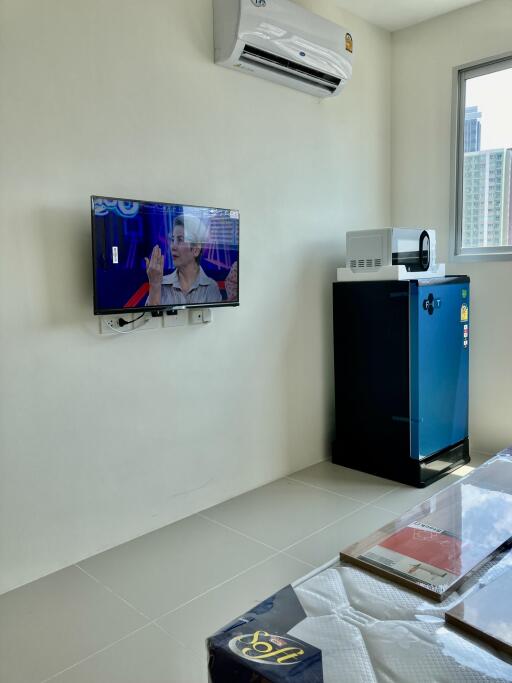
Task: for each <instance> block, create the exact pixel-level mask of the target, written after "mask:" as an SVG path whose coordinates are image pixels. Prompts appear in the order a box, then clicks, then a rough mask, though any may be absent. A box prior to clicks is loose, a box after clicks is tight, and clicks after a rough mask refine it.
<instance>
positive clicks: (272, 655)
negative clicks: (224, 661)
mask: <svg viewBox="0 0 512 683" xmlns="http://www.w3.org/2000/svg"><path fill="white" fill-rule="evenodd" d="M229 649H230V650H231V651H232V652H234V653H235V654H237V655H238V656H239V657H243V658H244V659H248V660H249V661H251V662H255V663H258V664H274V665H280V666H286V665H290V664H296V663H297V662H299V661H301V660H302V659H303V658H304V656H305V651H304V647H303V645H302V644H301V643H299V642H297V641H295V640H292V639H291V638H284V637H283V636H277V635H272V634H270V633H267V632H266V631H255V632H254V633H247V634H245V635H242V636H236V637H235V638H232V639H231V640H230V641H229Z"/></svg>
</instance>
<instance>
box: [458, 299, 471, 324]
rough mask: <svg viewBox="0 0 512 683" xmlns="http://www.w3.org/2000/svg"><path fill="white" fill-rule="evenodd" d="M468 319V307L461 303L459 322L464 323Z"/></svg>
mask: <svg viewBox="0 0 512 683" xmlns="http://www.w3.org/2000/svg"><path fill="white" fill-rule="evenodd" d="M468 319H469V308H468V307H467V305H466V304H462V306H461V307H460V321H461V323H466V322H467V321H468Z"/></svg>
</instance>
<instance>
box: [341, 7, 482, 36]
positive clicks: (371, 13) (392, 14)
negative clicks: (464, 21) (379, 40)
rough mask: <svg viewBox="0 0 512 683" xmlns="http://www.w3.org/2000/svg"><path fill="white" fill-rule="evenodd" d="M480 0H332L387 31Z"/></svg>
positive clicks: (395, 29)
mask: <svg viewBox="0 0 512 683" xmlns="http://www.w3.org/2000/svg"><path fill="white" fill-rule="evenodd" d="M479 1H480V0H335V2H336V4H337V5H338V6H339V7H342V8H343V9H346V10H348V11H349V12H352V14H356V15H357V16H359V17H362V18H363V19H366V21H369V22H371V23H372V24H376V25H377V26H381V27H382V28H385V29H387V30H388V31H397V30H398V29H401V28H405V27H406V26H412V25H413V24H418V23H419V22H420V21H425V19H432V17H437V16H439V15H440V14H446V13H447V12H451V11H452V10H455V9H459V8H460V7H466V5H474V4H475V3H476V2H479Z"/></svg>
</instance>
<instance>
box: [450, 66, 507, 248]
mask: <svg viewBox="0 0 512 683" xmlns="http://www.w3.org/2000/svg"><path fill="white" fill-rule="evenodd" d="M461 228H462V235H461V246H462V249H474V248H481V247H483V248H486V247H487V248H489V247H491V248H492V247H507V246H512V67H511V68H507V69H500V70H499V71H495V72H490V73H486V74H484V75H480V76H475V77H469V78H467V79H466V80H465V115H464V163H463V182H462V221H461Z"/></svg>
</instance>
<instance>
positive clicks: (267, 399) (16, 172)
mask: <svg viewBox="0 0 512 683" xmlns="http://www.w3.org/2000/svg"><path fill="white" fill-rule="evenodd" d="M302 4H304V5H306V6H308V7H310V8H311V9H313V8H314V9H315V11H317V12H318V13H322V14H324V15H325V16H327V17H328V18H330V19H333V20H336V21H338V22H339V23H341V24H345V25H347V26H349V28H350V29H351V30H352V32H353V34H354V38H355V51H356V54H355V67H354V79H353V81H352V82H351V83H350V85H349V86H348V87H347V89H346V92H345V93H343V94H342V95H341V96H340V97H338V98H336V99H334V100H329V101H318V100H316V99H315V98H313V97H309V96H307V95H304V94H302V93H299V92H296V91H293V90H289V89H287V88H283V87H280V86H277V85H274V84H271V83H268V82H265V81H261V80H259V79H255V78H250V77H247V76H243V75H240V74H236V73H234V72H230V71H227V70H225V69H221V68H219V67H217V66H215V65H214V64H213V62H212V53H213V46H212V8H211V2H210V0H194V1H193V2H191V0H148V1H147V2H140V1H139V0H88V1H87V2H79V1H78V0H45V2H40V0H2V2H1V3H0V25H1V26H2V34H3V35H2V41H1V42H0V102H1V105H0V107H1V108H0V117H1V118H0V123H1V125H0V130H1V131H2V138H1V140H0V149H1V160H0V163H1V166H0V174H1V175H0V193H1V201H0V231H1V237H2V248H1V251H0V291H1V292H2V306H1V307H0V330H1V331H0V335H1V337H0V342H1V354H0V408H1V410H0V458H1V459H0V556H1V562H0V592H3V591H6V590H8V589H10V588H14V587H16V586H18V585H20V584H23V583H25V582H28V581H30V580H32V579H35V578H37V577H39V576H42V575H44V574H47V573H49V572H51V571H54V570H56V569H58V568H61V567H63V566H66V565H68V564H70V563H73V562H75V561H78V560H80V559H82V558H84V557H87V556H89V555H91V554H94V553H96V552H98V551H101V550H103V549H106V548H109V547H111V546H114V545H117V544H119V543H121V542H123V541H125V540H128V539H131V538H134V537H136V536H138V535H140V534H143V533H145V532H147V531H150V530H152V529H155V528H158V527H161V526H163V525H165V524H168V523H170V522H172V521H175V520H177V519H179V518H181V517H184V516H186V515H189V514H191V513H194V512H196V511H198V510H200V509H204V508H205V507H207V506H209V505H213V504H215V503H218V502H219V501H222V500H225V499H227V498H230V497H232V496H234V495H237V494H239V493H241V492H243V491H245V490H248V489H251V488H254V487H256V486H259V485H261V484H263V483H265V482H267V481H269V480H272V479H275V478H277V477H280V476H282V475H285V474H287V473H290V472H292V471H293V470H297V469H299V468H301V467H304V466H306V465H309V464H312V463H314V462H316V461H319V460H321V459H323V458H325V457H327V456H328V452H329V442H330V438H331V436H332V429H333V420H332V403H333V391H332V361H331V355H332V352H331V310H330V305H331V295H330V291H331V282H332V280H333V278H334V277H335V268H336V266H337V265H339V264H340V262H341V260H342V256H343V255H344V254H343V249H344V246H343V245H344V231H345V230H346V229H347V228H354V227H356V228H357V227H366V226H376V227H379V226H383V225H386V224H388V223H389V219H390V205H389V201H390V199H389V198H390V181H389V169H390V149H389V147H390V101H389V85H390V36H389V34H388V33H386V32H384V31H381V30H379V29H376V28H374V27H372V26H370V25H369V24H366V23H365V22H363V21H362V20H359V19H356V18H354V17H352V16H351V15H349V14H347V13H344V12H342V11H341V10H337V9H335V8H334V5H333V4H331V3H330V2H318V1H316V2H314V1H313V0H309V1H308V2H306V0H303V3H302ZM91 193H98V194H107V195H113V196H122V197H137V198H144V197H146V198H148V199H156V200H162V201H179V202H184V203H192V204H206V205H213V206H228V207H233V208H238V209H240V211H241V259H240V261H241V276H242V281H241V306H240V308H238V309H222V310H219V311H215V315H214V323H213V324H212V325H209V326H194V327H184V328H178V329H174V330H161V331H148V332H141V333H138V334H134V335H132V336H127V337H115V338H113V337H100V336H99V334H98V321H97V319H95V318H94V316H93V315H92V277H91V271H92V266H91V255H90V251H91V247H90V218H89V199H88V198H89V195H90V194H91Z"/></svg>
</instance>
